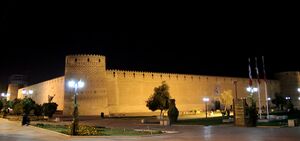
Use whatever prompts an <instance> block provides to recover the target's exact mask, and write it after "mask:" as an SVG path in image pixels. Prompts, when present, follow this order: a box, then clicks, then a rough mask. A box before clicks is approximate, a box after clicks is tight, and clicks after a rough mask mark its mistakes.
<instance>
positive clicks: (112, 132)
mask: <svg viewBox="0 0 300 141" xmlns="http://www.w3.org/2000/svg"><path fill="white" fill-rule="evenodd" d="M34 126H36V127H40V128H44V129H48V130H52V131H55V132H59V133H63V134H67V135H70V127H69V126H68V125H51V124H36V125H34ZM78 133H79V135H81V136H137V135H152V134H161V133H162V132H161V131H159V130H141V131H136V130H133V129H125V128H123V129H120V128H101V127H91V126H83V125H80V126H79V132H78Z"/></svg>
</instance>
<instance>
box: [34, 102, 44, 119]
mask: <svg viewBox="0 0 300 141" xmlns="http://www.w3.org/2000/svg"><path fill="white" fill-rule="evenodd" d="M42 114H43V108H42V106H41V105H40V104H35V106H34V115H36V116H41V115H42Z"/></svg>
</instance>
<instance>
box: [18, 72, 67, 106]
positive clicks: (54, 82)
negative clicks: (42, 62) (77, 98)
mask: <svg viewBox="0 0 300 141" xmlns="http://www.w3.org/2000/svg"><path fill="white" fill-rule="evenodd" d="M64 80H65V77H64V76H61V77H57V78H54V79H51V80H47V81H44V82H41V83H38V84H34V85H31V86H28V87H24V88H21V89H19V90H18V98H21V99H22V98H24V97H25V95H24V94H23V93H22V91H23V90H27V91H28V90H32V91H33V94H32V95H29V97H31V98H32V99H33V100H34V101H35V102H36V103H38V104H43V103H47V102H48V95H49V96H54V95H55V96H54V98H53V100H52V102H55V103H57V104H58V107H57V110H63V109H64Z"/></svg>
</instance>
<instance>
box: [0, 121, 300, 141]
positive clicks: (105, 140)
mask: <svg viewBox="0 0 300 141" xmlns="http://www.w3.org/2000/svg"><path fill="white" fill-rule="evenodd" d="M103 122H109V120H106V121H105V120H103ZM111 122H112V121H111ZM126 122H127V121H126ZM129 122H130V121H129ZM93 123H94V124H101V123H100V122H99V123H97V122H94V121H93ZM118 123H121V122H116V124H111V125H112V127H117V124H118ZM129 125H130V124H127V125H126V124H125V123H123V124H122V125H121V126H120V127H125V126H128V127H129V128H135V127H134V126H138V125H137V124H134V123H133V124H132V125H133V126H129ZM140 128H152V129H154V128H157V129H159V128H160V129H162V130H168V131H178V133H166V134H162V135H153V136H134V137H132V136H131V137H130V136H129V137H70V136H65V135H62V134H59V133H55V132H52V131H48V130H44V129H39V128H36V127H32V126H21V124H20V123H19V122H16V121H8V120H6V119H2V118H0V141H56V140H65V141H79V140H83V141H119V140H136V141H139V140H143V141H153V140H155V141H195V140H201V141H299V139H300V128H299V127H295V128H262V127H259V128H244V127H234V126H231V125H227V126H225V125H220V126H195V125H193V126H179V125H175V126H171V127H169V126H168V127H162V126H151V125H140Z"/></svg>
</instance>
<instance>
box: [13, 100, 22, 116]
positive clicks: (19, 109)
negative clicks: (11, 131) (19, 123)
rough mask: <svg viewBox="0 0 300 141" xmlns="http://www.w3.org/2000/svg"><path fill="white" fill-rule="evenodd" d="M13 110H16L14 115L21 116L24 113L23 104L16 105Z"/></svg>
mask: <svg viewBox="0 0 300 141" xmlns="http://www.w3.org/2000/svg"><path fill="white" fill-rule="evenodd" d="M13 110H14V114H16V115H21V114H22V113H23V104H22V103H16V105H14V108H13Z"/></svg>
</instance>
